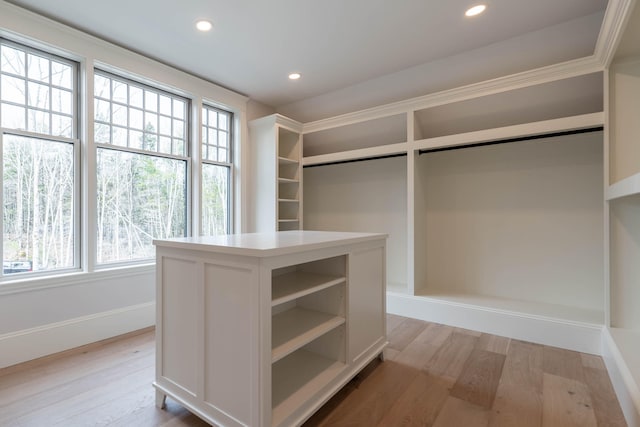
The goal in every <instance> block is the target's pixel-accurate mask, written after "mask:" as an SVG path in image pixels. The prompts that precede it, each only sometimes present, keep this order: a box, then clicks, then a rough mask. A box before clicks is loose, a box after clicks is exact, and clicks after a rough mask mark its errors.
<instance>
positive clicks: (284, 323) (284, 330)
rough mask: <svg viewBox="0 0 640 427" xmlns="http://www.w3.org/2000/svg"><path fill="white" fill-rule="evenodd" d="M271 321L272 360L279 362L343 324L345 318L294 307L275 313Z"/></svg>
mask: <svg viewBox="0 0 640 427" xmlns="http://www.w3.org/2000/svg"><path fill="white" fill-rule="evenodd" d="M271 322H272V324H271V331H272V332H271V361H272V362H277V361H278V360H280V359H282V358H283V357H285V356H287V355H289V354H291V353H293V352H294V351H296V350H298V349H299V348H301V347H302V346H304V345H306V344H309V343H310V342H311V341H313V340H315V339H316V338H318V337H320V336H322V335H324V334H326V333H327V332H329V331H331V330H332V329H334V328H337V327H338V326H340V325H342V324H343V323H344V322H345V318H344V317H342V316H335V315H332V314H328V313H322V312H320V311H314V310H307V309H304V308H300V307H294V308H292V309H290V310H287V311H284V312H282V313H279V314H276V315H274V316H273V318H272V321H271Z"/></svg>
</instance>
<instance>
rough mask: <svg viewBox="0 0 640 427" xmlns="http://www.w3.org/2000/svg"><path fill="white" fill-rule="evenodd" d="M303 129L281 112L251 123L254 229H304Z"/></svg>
mask: <svg viewBox="0 0 640 427" xmlns="http://www.w3.org/2000/svg"><path fill="white" fill-rule="evenodd" d="M301 130H302V125H301V124H300V123H297V122H295V121H293V120H290V119H288V118H286V117H284V116H281V115H279V114H274V115H271V116H267V117H263V118H260V119H257V120H254V121H252V122H250V123H249V133H250V135H249V136H250V139H251V148H252V150H251V153H250V156H251V159H252V160H251V163H252V166H253V169H252V171H254V172H255V173H254V174H253V183H252V184H253V194H254V195H255V197H254V198H253V199H254V200H255V206H254V207H253V209H252V210H251V212H253V213H254V218H253V223H252V224H253V226H252V229H253V230H254V231H287V230H301V229H302V135H301Z"/></svg>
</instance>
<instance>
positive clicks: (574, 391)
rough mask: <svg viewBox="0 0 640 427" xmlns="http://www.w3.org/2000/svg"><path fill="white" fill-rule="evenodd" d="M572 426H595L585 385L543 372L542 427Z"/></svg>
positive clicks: (594, 418)
mask: <svg viewBox="0 0 640 427" xmlns="http://www.w3.org/2000/svg"><path fill="white" fill-rule="evenodd" d="M545 350H546V348H545ZM574 426H575V427H595V426H597V422H596V417H595V414H594V412H593V407H592V404H591V398H590V396H589V390H588V389H587V386H586V385H585V384H583V383H582V382H580V381H576V380H573V379H570V378H565V377H560V376H557V375H552V374H548V373H545V374H544V376H543V381H542V427H574Z"/></svg>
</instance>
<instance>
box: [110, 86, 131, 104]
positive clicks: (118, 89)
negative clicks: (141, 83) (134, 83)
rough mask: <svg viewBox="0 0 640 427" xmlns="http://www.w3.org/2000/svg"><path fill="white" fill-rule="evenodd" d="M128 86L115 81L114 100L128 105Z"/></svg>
mask: <svg viewBox="0 0 640 427" xmlns="http://www.w3.org/2000/svg"><path fill="white" fill-rule="evenodd" d="M127 99H128V97H127V84H126V83H123V82H119V81H117V80H113V100H114V101H115V102H120V103H122V104H126V103H127Z"/></svg>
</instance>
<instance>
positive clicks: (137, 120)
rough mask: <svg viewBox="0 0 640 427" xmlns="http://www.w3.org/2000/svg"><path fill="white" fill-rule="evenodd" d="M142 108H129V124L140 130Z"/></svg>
mask: <svg viewBox="0 0 640 427" xmlns="http://www.w3.org/2000/svg"><path fill="white" fill-rule="evenodd" d="M142 122H143V121H142V110H138V109H135V108H131V109H129V126H130V127H132V128H133V129H140V130H142V128H143V126H142Z"/></svg>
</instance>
